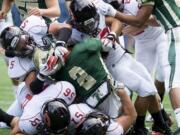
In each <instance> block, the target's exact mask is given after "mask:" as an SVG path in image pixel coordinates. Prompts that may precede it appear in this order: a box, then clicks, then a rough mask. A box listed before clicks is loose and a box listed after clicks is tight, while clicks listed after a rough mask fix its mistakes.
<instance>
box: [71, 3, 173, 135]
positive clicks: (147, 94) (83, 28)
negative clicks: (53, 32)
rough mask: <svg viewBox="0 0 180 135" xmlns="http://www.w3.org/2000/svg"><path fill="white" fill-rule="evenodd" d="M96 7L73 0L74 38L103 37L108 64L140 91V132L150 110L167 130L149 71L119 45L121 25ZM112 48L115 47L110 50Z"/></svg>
mask: <svg viewBox="0 0 180 135" xmlns="http://www.w3.org/2000/svg"><path fill="white" fill-rule="evenodd" d="M93 2H95V1H93ZM95 6H96V5H95V3H92V2H90V1H88V0H84V1H78V0H77V1H73V2H72V3H71V5H70V9H71V12H72V15H73V20H72V24H73V27H74V29H73V32H72V36H71V41H72V40H73V41H74V42H78V41H81V40H82V39H85V38H88V37H98V38H100V39H101V40H102V42H103V44H104V46H103V51H105V52H107V51H109V53H108V55H106V56H107V57H106V58H105V63H106V65H107V68H108V70H109V71H110V73H111V74H112V76H113V77H114V79H115V80H117V81H119V82H123V83H124V84H125V86H126V87H128V88H129V89H130V90H133V91H135V92H137V93H138V98H137V100H136V102H135V106H136V110H137V113H138V116H139V117H138V118H137V122H136V125H137V129H138V130H139V127H140V125H141V127H142V128H141V129H140V130H139V131H140V132H141V131H143V130H145V128H144V121H145V113H146V111H147V110H149V111H150V113H151V114H152V115H153V118H154V119H156V120H155V121H156V122H157V121H158V122H157V123H159V119H160V120H161V123H162V124H160V125H161V127H162V128H163V129H164V130H166V129H169V128H164V127H167V125H166V123H164V119H163V118H162V114H161V112H160V103H159V99H158V98H157V97H156V95H157V91H156V88H155V86H154V84H153V81H152V79H151V76H150V74H149V73H148V72H147V70H146V69H145V67H144V66H143V65H142V64H141V63H139V62H137V61H135V60H134V59H133V58H132V57H131V56H130V55H129V54H128V53H126V51H125V50H124V49H122V47H121V46H120V45H116V42H118V41H117V37H118V33H120V32H121V29H122V24H121V23H118V22H116V21H117V20H113V19H112V18H108V19H107V18H106V20H107V22H106V21H105V18H104V17H105V16H103V15H102V14H101V13H99V9H98V8H97V9H96V8H95ZM98 16H99V17H98ZM110 22H111V23H110ZM110 24H111V25H110ZM119 25H120V26H121V27H120V26H119ZM107 26H110V31H108V30H107V28H106V27H107ZM112 47H113V48H114V49H111V48H112ZM129 77H131V78H129ZM142 108H143V109H142ZM157 117H158V119H157ZM162 125H163V126H162ZM141 133H142V132H141Z"/></svg>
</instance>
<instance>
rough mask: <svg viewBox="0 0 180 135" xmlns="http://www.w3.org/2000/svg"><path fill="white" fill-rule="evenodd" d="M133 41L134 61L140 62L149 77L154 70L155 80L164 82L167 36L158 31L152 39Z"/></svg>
mask: <svg viewBox="0 0 180 135" xmlns="http://www.w3.org/2000/svg"><path fill="white" fill-rule="evenodd" d="M156 29H157V28H156ZM157 30H158V29H157ZM159 31H160V30H159ZM156 35H157V34H156ZM135 39H136V40H135V41H136V42H135V58H136V60H137V61H139V62H141V63H142V64H143V65H144V66H145V67H146V68H147V70H148V72H149V73H150V74H151V75H153V73H154V70H156V73H157V79H158V80H159V81H164V80H165V70H164V66H165V65H167V63H168V61H167V59H166V56H167V51H168V45H167V36H166V35H165V33H164V31H160V32H159V35H158V36H156V37H154V38H141V39H139V38H135ZM155 68H156V69H155Z"/></svg>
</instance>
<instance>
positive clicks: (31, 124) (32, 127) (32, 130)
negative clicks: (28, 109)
mask: <svg viewBox="0 0 180 135" xmlns="http://www.w3.org/2000/svg"><path fill="white" fill-rule="evenodd" d="M40 123H41V120H40V119H39V118H38V117H32V118H27V119H26V118H25V117H23V116H22V117H21V118H20V120H19V128H20V130H21V131H22V132H23V133H25V134H28V135H34V134H37V133H38V130H37V129H38V125H39V124H40Z"/></svg>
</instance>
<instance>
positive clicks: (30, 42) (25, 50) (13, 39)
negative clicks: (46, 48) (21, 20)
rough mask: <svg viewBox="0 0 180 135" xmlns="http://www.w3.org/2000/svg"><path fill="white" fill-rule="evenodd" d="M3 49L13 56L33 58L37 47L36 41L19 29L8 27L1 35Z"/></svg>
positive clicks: (0, 40)
mask: <svg viewBox="0 0 180 135" xmlns="http://www.w3.org/2000/svg"><path fill="white" fill-rule="evenodd" d="M0 42H1V45H2V47H3V48H4V49H5V50H6V52H8V53H9V54H10V53H11V54H10V55H12V56H18V57H26V56H31V55H32V52H33V50H34V47H35V42H34V39H33V38H32V37H31V36H30V35H29V34H28V33H27V32H25V31H23V30H22V29H20V28H19V27H16V26H13V27H7V28H5V29H4V30H3V31H2V33H1V35H0Z"/></svg>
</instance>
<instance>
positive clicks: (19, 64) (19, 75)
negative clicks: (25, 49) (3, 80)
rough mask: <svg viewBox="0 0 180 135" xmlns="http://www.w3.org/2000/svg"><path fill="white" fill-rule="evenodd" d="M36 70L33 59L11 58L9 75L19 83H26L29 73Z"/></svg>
mask: <svg viewBox="0 0 180 135" xmlns="http://www.w3.org/2000/svg"><path fill="white" fill-rule="evenodd" d="M34 69H35V66H34V64H33V62H32V60H31V59H29V58H20V57H13V58H9V65H8V75H9V77H10V78H14V79H16V80H19V81H24V79H25V77H26V76H27V75H28V73H29V72H30V71H32V70H34Z"/></svg>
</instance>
